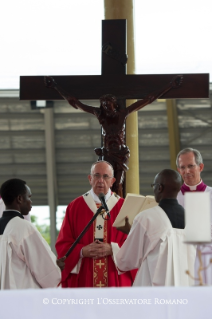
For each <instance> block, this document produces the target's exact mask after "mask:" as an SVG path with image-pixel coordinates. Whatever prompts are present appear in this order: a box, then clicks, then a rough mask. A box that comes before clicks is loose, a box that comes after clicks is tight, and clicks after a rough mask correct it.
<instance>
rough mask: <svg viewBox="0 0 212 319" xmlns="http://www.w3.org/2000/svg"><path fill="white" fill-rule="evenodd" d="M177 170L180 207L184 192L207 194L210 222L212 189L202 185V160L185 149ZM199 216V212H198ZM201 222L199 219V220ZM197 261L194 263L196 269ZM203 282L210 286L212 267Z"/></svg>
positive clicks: (206, 257)
mask: <svg viewBox="0 0 212 319" xmlns="http://www.w3.org/2000/svg"><path fill="white" fill-rule="evenodd" d="M176 165H177V170H178V172H179V173H180V175H181V176H182V179H183V181H184V183H183V185H182V186H181V190H180V192H179V193H178V196H177V199H178V202H179V204H180V205H182V206H183V207H184V194H185V193H186V192H209V193H210V200H211V221H212V187H210V186H207V185H206V184H204V182H203V180H202V179H201V172H202V171H203V169H204V164H203V159H202V155H201V154H200V152H199V151H198V150H196V149H193V148H185V149H183V150H181V151H180V152H179V153H178V155H177V159H176ZM200 214H201V212H200ZM200 217H201V216H200ZM200 222H201V218H200ZM202 254H203V264H204V266H205V267H206V266H208V265H209V263H210V258H211V257H212V256H211V255H212V245H208V246H207V247H205V248H204V250H203V251H202ZM197 267H198V261H196V269H198V268H197ZM203 277H204V281H205V283H207V284H210V285H212V265H211V266H210V267H209V268H208V269H207V270H205V271H204V274H203Z"/></svg>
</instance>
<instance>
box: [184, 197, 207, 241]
mask: <svg viewBox="0 0 212 319" xmlns="http://www.w3.org/2000/svg"><path fill="white" fill-rule="evenodd" d="M184 196H185V224H186V227H185V238H186V242H190V243H195V244H203V243H209V242H211V216H210V193H208V192H187V193H185V195H184Z"/></svg>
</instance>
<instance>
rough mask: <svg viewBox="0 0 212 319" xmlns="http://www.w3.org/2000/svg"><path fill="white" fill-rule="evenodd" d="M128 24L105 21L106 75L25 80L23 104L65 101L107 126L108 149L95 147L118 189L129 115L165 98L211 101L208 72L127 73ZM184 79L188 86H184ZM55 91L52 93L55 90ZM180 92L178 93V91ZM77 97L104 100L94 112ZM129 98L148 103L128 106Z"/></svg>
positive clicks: (125, 159) (22, 83)
mask: <svg viewBox="0 0 212 319" xmlns="http://www.w3.org/2000/svg"><path fill="white" fill-rule="evenodd" d="M126 64H127V55H126V20H104V21H102V75H94V76H92V75H91V76H53V77H46V78H45V85H44V77H43V76H36V77H34V76H21V78H20V99H21V100H61V96H62V97H63V98H65V99H66V100H67V101H68V102H69V104H70V105H72V106H73V107H75V108H80V109H82V110H83V111H85V112H88V113H91V114H93V115H95V116H96V117H97V119H98V120H99V123H100V124H101V125H102V127H103V130H102V132H103V133H102V135H103V147H101V148H96V149H95V152H96V154H97V155H98V156H99V159H104V160H106V161H108V162H110V163H111V164H112V165H113V167H114V171H115V177H116V184H115V186H114V189H113V190H114V191H115V192H117V193H118V194H122V189H121V188H120V186H121V184H122V182H123V173H124V171H126V170H127V168H128V167H127V163H128V159H129V154H130V153H129V149H128V147H127V146H126V145H125V119H126V117H127V116H128V115H129V114H130V112H133V111H137V110H139V109H140V108H141V107H143V106H145V105H147V104H149V103H151V102H153V101H154V100H155V99H157V98H159V97H161V96H163V98H165V99H175V98H208V96H209V75H208V74H184V75H183V76H177V75H176V74H163V75H159V74H157V75H126ZM182 80H183V82H182ZM50 88H52V89H50ZM176 88H177V89H176ZM78 99H80V100H83V99H100V103H101V106H100V108H94V107H92V106H88V105H85V104H83V103H82V102H80V101H79V100H78ZM126 99H143V101H138V102H136V103H134V104H132V105H131V106H129V107H128V108H126Z"/></svg>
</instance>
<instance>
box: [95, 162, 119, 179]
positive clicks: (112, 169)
mask: <svg viewBox="0 0 212 319" xmlns="http://www.w3.org/2000/svg"><path fill="white" fill-rule="evenodd" d="M99 163H106V164H107V165H109V166H110V167H111V170H112V175H113V176H114V169H113V166H112V165H111V164H110V163H109V162H107V161H103V160H100V161H97V162H95V163H93V164H92V165H91V173H90V174H91V175H92V174H93V170H94V166H95V165H97V164H99Z"/></svg>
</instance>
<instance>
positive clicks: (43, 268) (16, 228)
mask: <svg viewBox="0 0 212 319" xmlns="http://www.w3.org/2000/svg"><path fill="white" fill-rule="evenodd" d="M0 193H1V196H2V199H3V201H4V203H5V205H6V209H5V210H4V212H3V215H2V217H1V218H0V256H1V258H0V289H1V290H2V289H27V288H50V287H57V285H58V284H59V283H60V280H61V272H60V269H59V267H58V266H60V268H61V269H63V266H64V259H62V260H57V262H56V256H55V255H54V254H53V253H52V251H51V249H50V247H49V245H48V244H47V242H46V241H45V240H44V238H43V237H42V236H41V234H40V233H39V231H38V230H37V229H36V227H35V226H33V225H32V224H31V223H29V222H28V221H26V220H24V216H26V215H27V214H28V213H29V211H30V210H31V204H32V201H31V195H32V194H31V190H30V188H29V187H28V186H27V185H26V182H25V181H22V180H20V179H11V180H8V181H6V182H4V183H3V184H2V186H1V189H0ZM61 262H62V264H61ZM57 265H58V266H57Z"/></svg>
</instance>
